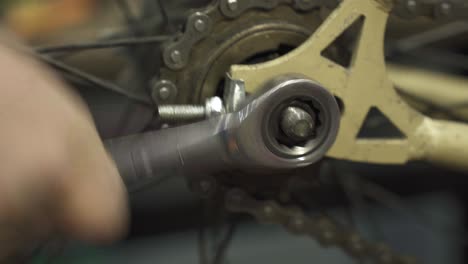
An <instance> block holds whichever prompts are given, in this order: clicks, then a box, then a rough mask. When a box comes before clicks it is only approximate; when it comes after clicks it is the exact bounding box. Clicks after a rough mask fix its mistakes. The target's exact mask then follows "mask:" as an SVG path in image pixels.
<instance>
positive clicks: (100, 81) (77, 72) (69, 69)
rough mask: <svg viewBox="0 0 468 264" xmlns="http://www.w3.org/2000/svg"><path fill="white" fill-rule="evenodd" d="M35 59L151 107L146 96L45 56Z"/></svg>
mask: <svg viewBox="0 0 468 264" xmlns="http://www.w3.org/2000/svg"><path fill="white" fill-rule="evenodd" d="M37 57H38V58H39V59H41V60H42V61H44V62H46V63H47V64H49V65H50V66H52V67H54V68H55V69H57V70H59V71H61V72H63V73H66V74H68V75H70V76H73V77H76V78H78V79H81V80H83V81H86V82H88V83H89V84H92V85H95V86H97V87H99V88H102V89H106V90H109V91H111V92H114V93H117V94H120V95H122V96H125V97H127V98H128V99H130V100H133V101H135V102H138V103H141V104H145V105H150V106H152V105H153V103H152V101H151V99H149V98H148V97H146V96H143V95H140V94H135V93H132V92H129V91H127V90H124V89H123V88H121V87H119V86H118V85H116V84H114V83H112V82H109V81H106V80H103V79H100V78H98V77H96V76H93V75H91V74H88V73H85V72H83V71H81V70H79V69H76V68H74V67H71V66H68V65H66V64H64V63H62V62H60V61H57V60H54V59H52V58H49V57H47V56H44V55H38V56H37Z"/></svg>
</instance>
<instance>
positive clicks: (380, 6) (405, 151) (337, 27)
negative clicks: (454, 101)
mask: <svg viewBox="0 0 468 264" xmlns="http://www.w3.org/2000/svg"><path fill="white" fill-rule="evenodd" d="M392 5H393V4H392V1H378V0H346V1H342V3H341V4H340V6H339V7H338V8H337V9H335V10H334V11H333V12H332V13H331V14H330V16H329V17H328V18H327V19H326V20H325V22H324V23H323V24H322V25H321V26H320V27H319V29H318V30H317V31H316V32H315V33H314V34H313V35H312V36H311V37H310V38H309V39H308V40H307V41H306V42H305V43H304V44H303V45H302V46H300V47H299V48H297V49H296V50H294V51H292V52H290V53H289V54H287V55H285V56H283V57H280V58H278V59H275V60H273V61H269V62H266V63H262V64H257V65H242V66H241V65H235V66H232V67H231V76H232V77H233V78H235V79H240V80H243V81H244V82H245V85H246V91H247V92H250V93H252V92H255V90H257V89H259V87H261V86H262V84H263V83H265V82H266V81H268V80H270V79H272V78H274V77H275V76H280V75H284V74H290V73H296V74H302V75H304V76H306V77H308V78H310V79H312V80H315V81H317V82H318V83H320V84H321V85H322V86H324V87H326V88H327V89H328V90H329V91H330V92H331V93H333V94H334V95H335V96H337V97H339V98H340V99H341V100H342V101H343V103H344V109H345V111H344V113H343V116H342V119H341V128H340V131H339V134H338V138H337V140H336V142H335V144H334V146H333V147H332V149H331V150H330V151H329V152H328V154H327V155H328V156H329V157H332V158H337V159H346V160H352V161H360V162H369V163H384V164H403V163H406V162H407V161H410V160H428V161H431V162H435V163H439V164H443V165H447V166H450V167H454V168H459V169H464V170H468V161H467V158H466V157H468V125H464V124H459V123H455V122H449V121H437V120H433V119H431V118H429V117H426V116H424V115H422V114H421V113H419V112H417V111H416V110H414V109H413V108H411V107H410V106H408V105H407V103H406V102H405V101H404V100H402V99H401V98H400V96H399V95H398V93H397V92H396V90H395V89H394V87H393V84H392V82H391V81H390V79H389V78H388V76H387V71H386V66H385V60H384V33H385V30H386V24H387V20H388V17H389V12H390V11H391V9H392ZM361 18H363V19H364V22H363V25H362V29H361V33H360V35H359V39H358V42H357V44H356V47H355V50H354V54H353V58H352V62H351V65H350V67H349V68H345V67H343V66H341V65H339V64H337V63H335V62H333V61H331V60H329V59H327V58H325V57H323V56H322V55H321V53H322V51H324V50H325V49H326V48H327V47H328V46H329V45H331V44H332V43H333V42H334V40H335V39H336V38H337V37H339V36H340V35H341V34H342V33H343V32H344V31H345V30H346V29H348V28H349V27H350V26H351V25H352V24H354V22H355V21H357V20H358V19H361ZM372 107H376V108H378V109H379V110H380V111H381V112H383V113H384V114H385V115H386V116H387V117H388V118H389V119H390V121H391V122H392V123H393V124H394V125H395V126H396V127H398V128H399V129H400V130H401V131H402V132H403V134H404V135H405V138H404V139H388V138H382V139H359V138H357V134H358V133H359V131H360V129H361V127H362V124H363V122H364V121H365V118H366V115H367V113H368V112H369V110H370V109H371V108H372Z"/></svg>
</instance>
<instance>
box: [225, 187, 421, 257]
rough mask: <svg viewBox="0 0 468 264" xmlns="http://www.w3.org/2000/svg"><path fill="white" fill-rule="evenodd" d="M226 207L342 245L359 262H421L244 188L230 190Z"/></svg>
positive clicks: (324, 218) (323, 217) (321, 217)
mask: <svg viewBox="0 0 468 264" xmlns="http://www.w3.org/2000/svg"><path fill="white" fill-rule="evenodd" d="M226 208H227V209H228V210H229V211H231V212H236V213H247V214H250V215H252V216H254V217H255V218H256V219H257V220H258V221H259V222H261V223H272V224H279V225H282V226H283V227H284V228H285V229H287V230H288V231H289V232H291V233H293V234H296V235H306V236H310V237H312V238H314V239H316V240H317V241H318V242H319V243H320V244H321V245H322V246H325V247H331V246H337V247H340V248H341V249H343V250H344V251H345V252H346V253H347V254H349V255H350V256H352V257H354V258H356V260H358V261H359V263H361V262H363V261H369V260H370V261H372V263H376V264H413V263H418V262H417V260H415V259H414V258H411V257H408V256H403V255H400V254H398V253H396V252H394V251H392V250H391V249H390V248H389V247H388V246H387V245H385V244H382V243H372V242H370V241H367V240H365V239H364V238H363V237H362V236H361V235H359V233H357V232H356V231H353V230H350V229H349V228H345V227H343V226H341V225H340V224H338V223H337V222H336V221H334V220H333V219H332V218H330V217H328V216H326V215H318V216H306V214H305V213H304V212H303V211H302V210H301V209H299V208H297V207H284V206H281V205H280V204H278V203H277V202H275V201H258V200H255V199H254V198H253V197H251V196H249V195H248V194H247V193H245V192H243V191H242V190H237V189H233V190H230V191H228V192H227V194H226ZM365 263H367V262H365Z"/></svg>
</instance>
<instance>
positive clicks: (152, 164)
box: [104, 119, 227, 187]
mask: <svg viewBox="0 0 468 264" xmlns="http://www.w3.org/2000/svg"><path fill="white" fill-rule="evenodd" d="M218 127H219V125H218V120H217V119H212V120H206V121H202V122H198V123H193V124H190V125H186V126H180V127H174V128H168V129H162V130H158V131H152V132H147V133H143V134H137V135H132V136H127V137H122V138H116V139H111V140H107V141H106V142H105V143H104V144H105V147H106V149H107V151H108V152H109V153H110V155H111V156H112V157H113V159H114V161H115V163H116V165H117V168H118V170H119V173H120V175H121V177H122V178H123V180H124V182H125V184H126V186H127V187H129V186H134V185H139V184H141V183H145V182H148V181H152V180H157V179H160V178H163V177H165V176H168V174H169V175H183V174H191V175H193V174H194V173H207V172H210V171H213V170H214V169H217V168H220V167H222V166H225V165H227V162H226V161H227V157H226V156H227V154H226V153H225V146H224V145H223V144H224V143H223V142H224V141H223V139H222V136H220V135H222V131H221V132H220V131H219V130H218V129H217V128H218Z"/></svg>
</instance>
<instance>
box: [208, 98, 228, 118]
mask: <svg viewBox="0 0 468 264" xmlns="http://www.w3.org/2000/svg"><path fill="white" fill-rule="evenodd" d="M224 113H226V111H225V109H224V105H223V100H221V98H219V97H217V96H215V97H211V98H208V99H207V100H206V104H205V114H206V117H212V116H217V115H222V114H224Z"/></svg>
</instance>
